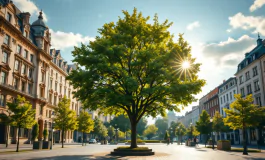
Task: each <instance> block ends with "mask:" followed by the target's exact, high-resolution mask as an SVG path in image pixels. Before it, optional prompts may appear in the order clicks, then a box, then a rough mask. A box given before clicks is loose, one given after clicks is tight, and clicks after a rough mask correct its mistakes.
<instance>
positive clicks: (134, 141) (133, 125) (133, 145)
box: [131, 120, 137, 148]
mask: <svg viewBox="0 0 265 160" xmlns="http://www.w3.org/2000/svg"><path fill="white" fill-rule="evenodd" d="M136 126H137V123H136V122H135V121H133V120H131V129H132V134H131V148H137V138H136V136H137V135H136V133H137V132H136Z"/></svg>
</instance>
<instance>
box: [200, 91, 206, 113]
mask: <svg viewBox="0 0 265 160" xmlns="http://www.w3.org/2000/svg"><path fill="white" fill-rule="evenodd" d="M206 100H207V96H206V95H204V96H203V97H202V98H200V100H199V115H201V113H202V110H204V109H205V102H206Z"/></svg>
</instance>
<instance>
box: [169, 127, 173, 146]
mask: <svg viewBox="0 0 265 160" xmlns="http://www.w3.org/2000/svg"><path fill="white" fill-rule="evenodd" d="M172 132H173V130H172V127H171V128H170V139H172V141H171V144H173V135H172Z"/></svg>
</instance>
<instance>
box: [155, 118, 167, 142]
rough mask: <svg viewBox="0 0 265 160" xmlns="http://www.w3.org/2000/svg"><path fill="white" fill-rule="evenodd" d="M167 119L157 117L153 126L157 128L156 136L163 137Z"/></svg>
mask: <svg viewBox="0 0 265 160" xmlns="http://www.w3.org/2000/svg"><path fill="white" fill-rule="evenodd" d="M167 121H168V119H167V118H159V119H157V120H156V121H155V126H156V127H157V128H158V131H157V133H158V137H159V138H160V139H163V138H164V134H165V132H166V130H167V129H168V124H167Z"/></svg>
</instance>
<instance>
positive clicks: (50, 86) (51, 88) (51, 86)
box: [50, 79, 52, 89]
mask: <svg viewBox="0 0 265 160" xmlns="http://www.w3.org/2000/svg"><path fill="white" fill-rule="evenodd" d="M50 89H52V79H51V80H50Z"/></svg>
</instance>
